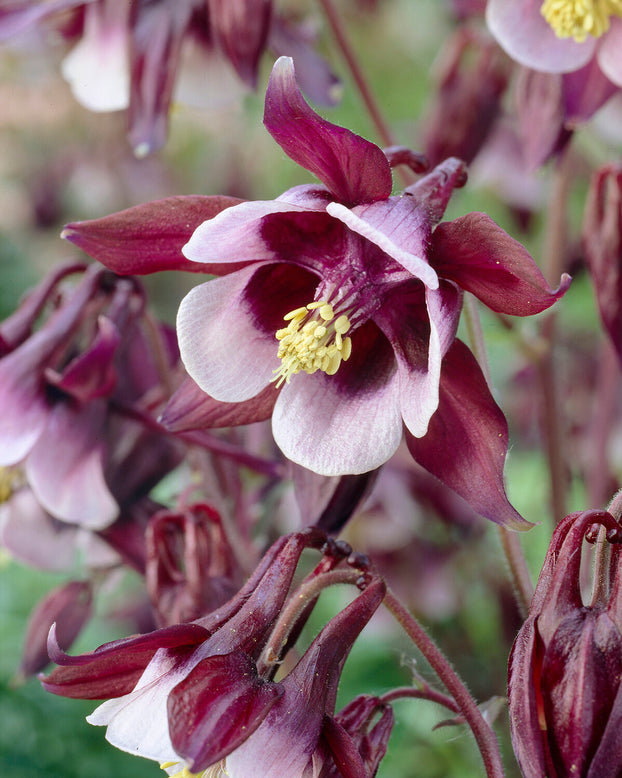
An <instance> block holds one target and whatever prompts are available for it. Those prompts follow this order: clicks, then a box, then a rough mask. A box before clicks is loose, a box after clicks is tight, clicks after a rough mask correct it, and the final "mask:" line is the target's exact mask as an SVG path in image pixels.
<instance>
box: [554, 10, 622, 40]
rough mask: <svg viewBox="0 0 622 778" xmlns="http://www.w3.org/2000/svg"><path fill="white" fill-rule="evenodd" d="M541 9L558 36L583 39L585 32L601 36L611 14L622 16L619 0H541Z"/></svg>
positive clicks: (606, 28) (607, 25)
mask: <svg viewBox="0 0 622 778" xmlns="http://www.w3.org/2000/svg"><path fill="white" fill-rule="evenodd" d="M540 13H541V14H542V16H544V18H545V19H546V21H547V22H548V23H549V24H550V25H551V27H552V28H553V32H554V33H555V35H557V37H558V38H574V39H575V40H576V41H577V42H578V43H582V42H583V41H584V40H585V39H586V38H587V36H588V35H591V36H592V37H594V38H600V36H601V35H603V34H604V33H606V32H607V30H608V29H609V20H610V18H611V17H612V16H622V0H544V3H542V6H541V8H540Z"/></svg>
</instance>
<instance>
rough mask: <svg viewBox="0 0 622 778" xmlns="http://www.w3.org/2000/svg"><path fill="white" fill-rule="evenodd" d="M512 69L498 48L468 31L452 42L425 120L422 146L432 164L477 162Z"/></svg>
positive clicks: (447, 46)
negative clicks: (452, 159)
mask: <svg viewBox="0 0 622 778" xmlns="http://www.w3.org/2000/svg"><path fill="white" fill-rule="evenodd" d="M510 69H511V68H510V66H509V62H508V60H507V58H506V57H505V55H504V54H503V53H502V52H501V51H500V49H499V47H498V46H497V45H496V43H495V42H494V41H492V40H491V39H490V38H488V37H484V36H482V35H477V34H476V33H475V32H474V31H473V30H472V29H471V28H469V27H461V28H459V29H458V30H457V31H456V32H455V33H454V35H452V37H451V38H449V39H448V41H447V42H446V44H445V46H444V48H443V51H442V53H441V55H440V61H439V62H438V64H437V66H436V69H435V81H436V89H435V91H434V101H433V103H432V105H431V107H430V109H429V111H428V114H427V116H426V118H425V119H424V132H423V147H424V150H425V155H426V157H427V159H428V160H429V162H430V164H431V165H437V164H438V163H440V162H442V161H443V160H444V159H447V157H459V158H460V159H462V160H463V161H464V162H466V163H467V164H470V163H471V162H472V161H473V159H474V158H475V156H476V154H477V153H478V151H479V150H480V148H481V147H482V145H483V144H484V143H485V141H486V138H487V137H488V134H489V132H490V130H491V128H492V127H493V125H494V123H495V121H496V119H497V117H498V116H499V113H500V107H501V97H502V95H503V93H504V92H505V88H506V86H507V84H508V79H509V75H510Z"/></svg>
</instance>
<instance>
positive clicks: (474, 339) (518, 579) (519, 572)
mask: <svg viewBox="0 0 622 778" xmlns="http://www.w3.org/2000/svg"><path fill="white" fill-rule="evenodd" d="M464 317H465V323H466V327H467V333H468V336H469V342H470V344H471V348H472V349H473V353H474V354H475V356H476V357H477V361H478V362H479V365H480V367H481V369H482V372H483V374H484V377H485V378H486V383H487V384H488V386H489V387H490V386H491V378H490V369H489V367H488V358H487V356H486V347H485V345H484V335H483V332H482V324H481V321H480V317H479V311H478V309H477V301H476V300H475V298H474V297H473V295H471V294H465V301H464ZM497 530H498V533H499V539H500V541H501V548H502V549H503V553H504V554H505V558H506V560H507V563H508V569H509V573H510V578H511V580H512V584H513V586H514V594H515V596H516V603H517V605H518V609H519V611H520V614H521V616H522V617H523V619H525V618H526V617H527V614H528V612H529V605H530V603H531V598H532V597H533V591H534V590H533V583H532V581H531V576H530V574H529V568H528V567H527V561H526V559H525V555H524V553H523V549H522V546H521V544H520V537H519V535H518V534H517V533H516V532H512V531H510V530H508V529H505V527H499V526H498V527H497Z"/></svg>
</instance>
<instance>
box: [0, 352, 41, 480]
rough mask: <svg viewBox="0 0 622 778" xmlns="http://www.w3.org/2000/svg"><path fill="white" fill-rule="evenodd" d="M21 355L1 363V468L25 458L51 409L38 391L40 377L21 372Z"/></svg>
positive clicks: (18, 353) (14, 353) (10, 357)
mask: <svg viewBox="0 0 622 778" xmlns="http://www.w3.org/2000/svg"><path fill="white" fill-rule="evenodd" d="M20 356H21V353H20V351H14V352H13V353H12V354H9V355H8V356H6V357H4V359H3V360H2V362H1V363H0V408H2V413H1V414H0V467H2V466H6V465H15V464H17V463H18V462H21V460H22V459H24V458H25V457H26V455H27V454H28V452H29V451H30V450H31V449H32V447H33V446H34V444H35V443H36V441H37V439H38V437H39V435H41V432H42V431H43V429H44V427H45V425H46V423H47V416H48V413H49V407H48V405H47V403H46V402H45V400H44V399H43V393H42V392H41V391H40V388H39V376H37V375H34V374H33V372H32V371H28V368H29V367H30V366H29V365H26V366H25V367H26V369H25V370H23V371H22V370H20Z"/></svg>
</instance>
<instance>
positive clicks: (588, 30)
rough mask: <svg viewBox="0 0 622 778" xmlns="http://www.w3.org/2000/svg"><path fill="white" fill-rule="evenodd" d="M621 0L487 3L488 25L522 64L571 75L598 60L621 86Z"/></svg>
mask: <svg viewBox="0 0 622 778" xmlns="http://www.w3.org/2000/svg"><path fill="white" fill-rule="evenodd" d="M620 17H622V3H621V2H620V0H585V1H584V2H574V0H544V2H543V0H520V2H516V0H488V4H487V6H486V21H487V23H488V27H489V28H490V31H491V32H492V34H493V35H494V36H495V38H496V39H497V40H498V41H499V43H500V44H501V46H502V47H503V48H504V49H505V50H506V51H507V53H508V54H509V55H510V56H511V57H512V58H513V59H515V60H516V61H517V62H520V63H521V65H525V66H526V67H529V68H533V69H534V70H542V71H544V72H547V73H572V72H574V71H577V70H580V69H581V68H583V67H584V66H585V65H587V64H588V63H589V62H590V61H591V60H593V59H595V60H596V62H597V64H598V67H599V68H600V70H601V71H602V73H603V74H604V75H605V76H606V77H607V78H608V79H609V80H610V81H612V82H613V83H614V84H616V85H617V86H618V87H621V86H622V18H620Z"/></svg>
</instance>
